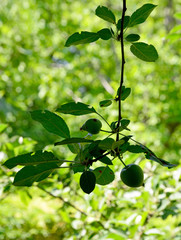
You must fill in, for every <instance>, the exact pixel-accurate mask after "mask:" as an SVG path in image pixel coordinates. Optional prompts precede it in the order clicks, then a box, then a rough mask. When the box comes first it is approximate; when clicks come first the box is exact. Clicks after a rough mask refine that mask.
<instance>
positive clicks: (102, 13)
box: [95, 6, 116, 23]
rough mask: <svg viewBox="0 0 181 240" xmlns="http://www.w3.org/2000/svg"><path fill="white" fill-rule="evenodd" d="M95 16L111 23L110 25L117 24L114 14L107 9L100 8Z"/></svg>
mask: <svg viewBox="0 0 181 240" xmlns="http://www.w3.org/2000/svg"><path fill="white" fill-rule="evenodd" d="M95 14H96V15H97V16H98V17H100V18H102V19H104V20H105V21H107V22H110V23H115V22H116V18H115V16H114V14H113V13H112V11H111V10H109V9H108V8H107V7H104V6H98V7H97V9H96V11H95Z"/></svg>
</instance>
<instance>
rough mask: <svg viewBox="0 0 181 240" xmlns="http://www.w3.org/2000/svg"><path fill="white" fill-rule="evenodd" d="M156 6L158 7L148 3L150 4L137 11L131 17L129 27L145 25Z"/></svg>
mask: <svg viewBox="0 0 181 240" xmlns="http://www.w3.org/2000/svg"><path fill="white" fill-rule="evenodd" d="M156 6H157V5H153V4H149V3H148V4H144V5H143V6H142V7H141V8H139V9H137V10H136V11H135V12H134V13H133V14H132V15H131V18H130V21H129V25H128V27H133V26H134V25H137V24H140V23H143V22H144V21H145V20H146V19H147V18H148V16H149V15H150V13H151V12H152V11H153V9H154V8H155V7H156Z"/></svg>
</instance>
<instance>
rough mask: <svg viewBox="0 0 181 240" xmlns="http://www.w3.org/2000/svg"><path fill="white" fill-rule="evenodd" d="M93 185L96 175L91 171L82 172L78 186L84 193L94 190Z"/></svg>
mask: <svg viewBox="0 0 181 240" xmlns="http://www.w3.org/2000/svg"><path fill="white" fill-rule="evenodd" d="M95 185H96V177H95V175H94V173H93V172H90V171H86V172H84V173H82V175H81V177H80V187H81V188H82V190H83V191H84V192H85V193H87V194H89V193H91V192H92V191H93V190H94V188H95Z"/></svg>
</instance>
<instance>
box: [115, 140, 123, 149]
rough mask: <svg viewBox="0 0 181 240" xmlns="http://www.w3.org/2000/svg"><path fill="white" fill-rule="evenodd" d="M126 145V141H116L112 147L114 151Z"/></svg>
mask: <svg viewBox="0 0 181 240" xmlns="http://www.w3.org/2000/svg"><path fill="white" fill-rule="evenodd" d="M124 143H125V140H124V139H121V140H119V141H116V142H114V143H113V145H112V149H113V150H114V149H116V148H119V147H120V146H121V145H123V144H124Z"/></svg>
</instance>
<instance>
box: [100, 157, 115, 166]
mask: <svg viewBox="0 0 181 240" xmlns="http://www.w3.org/2000/svg"><path fill="white" fill-rule="evenodd" d="M99 161H100V162H102V163H105V164H107V165H113V163H112V161H111V160H110V159H109V158H108V157H107V156H105V157H103V158H101V159H99Z"/></svg>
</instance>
